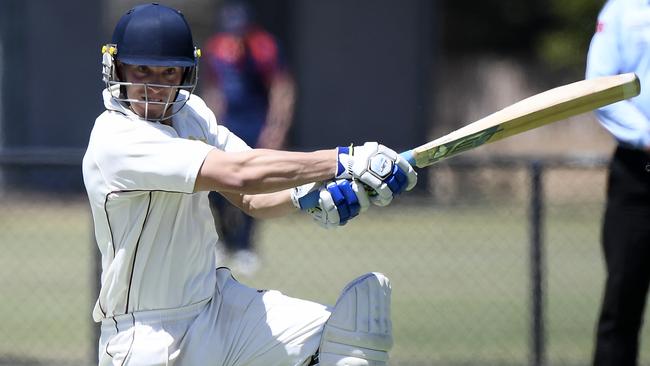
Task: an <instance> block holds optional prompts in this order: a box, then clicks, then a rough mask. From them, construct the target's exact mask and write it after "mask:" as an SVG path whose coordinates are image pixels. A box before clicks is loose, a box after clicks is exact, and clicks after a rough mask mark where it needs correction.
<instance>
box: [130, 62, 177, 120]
mask: <svg viewBox="0 0 650 366" xmlns="http://www.w3.org/2000/svg"><path fill="white" fill-rule="evenodd" d="M121 66H122V67H121V69H122V77H123V78H124V81H126V82H129V83H133V84H134V85H127V86H126V94H127V98H128V99H130V100H137V101H142V102H140V103H133V102H132V103H131V109H132V110H133V112H135V113H136V114H137V115H139V116H140V117H143V118H147V119H157V118H161V117H163V116H164V115H166V114H170V113H171V112H172V110H171V108H169V107H170V104H169V103H171V102H173V101H174V97H175V96H176V92H177V91H178V88H177V87H176V86H178V85H180V84H181V81H182V80H183V71H184V70H183V68H182V67H168V66H147V65H126V64H122V65H121Z"/></svg>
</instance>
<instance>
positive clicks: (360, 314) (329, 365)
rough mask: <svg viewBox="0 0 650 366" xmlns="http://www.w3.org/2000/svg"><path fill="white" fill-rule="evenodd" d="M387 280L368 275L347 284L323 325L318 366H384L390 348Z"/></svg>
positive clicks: (381, 276) (390, 332)
mask: <svg viewBox="0 0 650 366" xmlns="http://www.w3.org/2000/svg"><path fill="white" fill-rule="evenodd" d="M390 295H391V287H390V281H389V280H388V278H386V276H384V275H383V274H381V273H374V272H373V273H367V274H365V275H363V276H361V277H359V278H357V279H355V280H354V281H352V282H350V284H348V285H347V286H346V287H345V289H343V292H342V293H341V296H340V297H339V299H338V300H337V301H336V305H335V306H334V309H333V311H332V315H331V316H330V318H329V320H328V321H327V322H326V323H325V328H324V329H323V336H322V338H321V343H320V354H319V363H318V365H320V366H385V365H387V364H388V351H389V350H390V349H391V347H392V346H393V330H392V328H393V327H392V323H391V320H390Z"/></svg>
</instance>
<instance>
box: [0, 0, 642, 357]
mask: <svg viewBox="0 0 650 366" xmlns="http://www.w3.org/2000/svg"><path fill="white" fill-rule="evenodd" d="M139 3H141V2H139V1H137V2H136V1H131V0H110V1H109V0H104V1H100V0H86V1H75V0H57V1H48V0H2V1H0V86H1V87H0V207H1V209H0V365H90V364H93V363H96V361H95V360H96V352H97V350H96V346H95V345H96V337H97V331H98V327H97V326H96V324H94V323H93V322H92V318H91V311H92V306H93V304H94V301H95V294H96V293H97V288H98V278H99V277H98V276H99V275H98V267H97V263H98V262H97V261H98V254H99V252H98V250H97V248H96V246H95V243H94V241H93V240H94V238H93V231H92V218H91V216H90V210H89V207H88V204H87V201H86V196H85V191H84V189H83V181H82V177H81V165H80V164H81V158H82V155H83V151H84V149H85V146H86V143H87V140H88V135H89V132H90V130H91V128H92V124H93V122H94V119H95V118H96V116H97V115H99V114H100V113H101V112H102V111H103V105H102V101H101V89H102V88H103V83H102V81H101V68H100V62H101V58H100V56H101V55H100V48H101V45H102V44H105V43H107V42H109V41H110V37H111V33H112V28H113V26H114V24H115V23H116V21H117V19H118V18H119V17H120V16H121V15H122V14H123V13H124V12H125V11H126V10H128V9H130V8H131V7H132V6H134V5H136V4H139ZM161 3H163V4H165V5H169V6H172V7H176V8H179V9H180V10H182V11H183V13H184V14H185V16H186V18H187V19H188V21H189V23H190V24H191V26H192V28H193V32H194V36H195V42H196V44H197V45H198V46H199V47H203V45H204V44H206V42H207V41H208V40H209V39H210V37H211V36H212V35H213V34H214V33H215V32H216V31H217V29H218V27H219V21H218V20H219V17H218V9H219V7H220V5H221V1H219V0H184V1H181V0H174V1H172V0H168V1H162V2H161ZM249 4H250V9H251V11H252V12H251V14H252V15H253V16H254V19H255V21H256V22H257V23H258V24H259V26H260V27H263V28H264V29H266V30H267V31H268V32H269V33H270V34H273V35H274V37H276V39H277V44H278V47H279V49H280V50H281V52H282V57H283V62H284V64H285V66H286V68H287V70H288V71H289V72H290V74H291V75H292V80H293V81H294V82H295V105H294V106H295V108H294V110H293V113H292V115H291V127H290V129H289V131H288V134H287V138H286V141H285V146H286V147H287V148H289V149H292V150H311V149H316V148H328V147H333V146H337V145H341V144H348V143H350V142H354V143H357V144H359V143H363V142H364V141H371V140H378V141H380V142H382V143H384V144H386V145H388V146H390V147H392V148H394V149H395V150H398V151H402V150H405V149H408V148H412V147H414V146H417V145H420V144H422V143H424V142H426V141H429V140H431V139H433V138H434V137H437V136H441V135H443V134H445V133H447V132H450V131H451V130H453V129H456V128H458V127H460V126H462V125H465V124H467V123H469V122H472V121H474V120H477V119H479V118H481V117H483V116H485V115H487V114H490V113H492V112H495V111H496V110H498V109H500V108H503V107H505V106H507V105H509V104H512V103H514V102H516V101H518V100H520V99H523V98H525V97H528V96H530V95H533V94H535V93H538V92H541V91H543V90H546V89H550V88H552V87H555V86H559V85H561V84H566V83H568V82H572V81H576V80H580V79H583V78H584V68H585V57H586V52H587V48H588V45H589V41H590V39H591V36H592V35H593V31H594V28H595V25H596V16H597V14H598V11H599V9H600V8H601V7H602V5H603V1H602V0H598V1H593V0H592V1H588V0H572V1H569V2H567V1H561V0H528V1H524V2H522V1H516V0H485V1H480V2H474V3H472V4H467V3H464V2H457V1H451V0H428V1H427V0H401V1H396V0H357V1H344V0H327V1H325V0H314V1H300V0H251V1H250V2H249ZM208 70H209V65H208V64H207V60H205V59H204V60H202V64H201V71H200V74H199V76H200V78H201V82H200V85H199V89H198V90H197V94H199V95H202V93H203V92H206V93H208V88H209V85H207V83H206V82H205V81H206V80H210V79H209V77H207V74H206V73H207V72H208ZM613 148H614V142H613V140H612V139H611V137H610V136H609V135H608V134H607V133H606V132H605V131H604V130H603V129H602V128H601V127H600V126H599V124H598V123H597V121H596V120H595V118H594V116H593V115H592V114H584V115H581V116H578V117H575V118H571V119H570V120H568V121H564V122H561V123H557V124H555V125H551V126H546V127H544V128H541V129H539V130H535V131H530V132H527V133H525V134H523V135H520V136H516V137H514V138H510V139H507V140H505V141H501V142H498V143H495V144H493V145H490V146H484V147H481V148H479V149H476V150H475V151H472V152H469V153H466V154H463V155H462V156H459V157H456V158H452V159H449V160H448V161H445V162H443V163H440V164H438V165H435V166H433V167H431V168H428V169H424V170H422V171H421V172H420V179H421V180H420V182H421V183H420V184H419V186H418V190H417V191H416V192H412V193H409V194H407V195H404V196H402V197H400V198H399V199H398V200H397V201H396V202H395V203H394V204H393V205H391V206H390V207H388V208H385V209H375V210H371V211H369V212H368V213H367V215H365V216H364V217H361V218H359V219H358V220H355V222H354V223H352V224H350V225H348V226H346V227H344V228H341V229H340V230H336V231H323V230H322V229H321V228H319V227H317V226H316V225H314V224H313V223H311V222H310V220H309V219H308V218H306V217H296V216H294V217H290V218H287V219H282V220H274V221H268V222H261V223H260V224H259V225H258V226H257V227H256V230H255V231H254V233H253V240H254V242H255V247H254V250H255V251H256V253H257V255H258V259H259V262H260V263H259V264H260V265H259V268H256V270H255V271H244V270H242V271H240V272H238V271H237V270H236V269H235V275H236V276H237V277H238V279H239V280H240V281H242V282H244V283H246V284H249V285H251V286H256V287H260V288H274V289H278V290H281V291H283V292H285V293H287V294H289V295H292V296H296V297H301V298H306V299H310V300H314V301H319V302H323V303H329V304H333V303H334V302H335V301H336V298H337V296H338V293H339V291H340V290H341V289H342V288H343V287H344V286H345V284H346V283H347V282H348V281H349V280H351V279H352V278H354V277H356V276H357V275H359V274H361V273H363V272H367V271H381V272H384V273H386V274H387V275H388V276H389V277H390V278H391V279H392V282H393V289H394V290H393V320H394V331H395V347H394V352H393V353H392V364H393V365H414V366H417V365H454V366H456V365H458V366H460V365H588V364H589V363H590V359H591V352H592V348H593V338H594V327H595V323H596V317H597V313H598V309H599V303H600V298H601V288H602V284H603V281H604V266H603V260H602V257H601V255H600V243H599V240H600V225H601V218H602V212H603V203H604V189H605V177H606V163H607V158H608V156H609V154H610V152H611V151H612V149H613ZM226 264H227V263H226ZM646 314H647V312H646ZM646 318H647V317H646ZM648 328H649V326H647V325H646V326H645V328H644V332H645V334H646V335H647V336H646V337H645V338H642V345H641V347H640V349H641V355H640V364H642V365H650V333H649V331H650V330H649V329H648Z"/></svg>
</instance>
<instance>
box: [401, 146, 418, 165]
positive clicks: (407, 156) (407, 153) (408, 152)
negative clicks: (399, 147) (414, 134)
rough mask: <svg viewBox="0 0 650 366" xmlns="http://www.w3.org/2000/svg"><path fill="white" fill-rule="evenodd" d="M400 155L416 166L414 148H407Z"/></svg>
mask: <svg viewBox="0 0 650 366" xmlns="http://www.w3.org/2000/svg"><path fill="white" fill-rule="evenodd" d="M400 156H401V157H402V158H403V159H404V160H406V161H408V162H409V164H411V165H412V166H415V155H414V154H413V150H406V151H404V152H403V153H401V154H400Z"/></svg>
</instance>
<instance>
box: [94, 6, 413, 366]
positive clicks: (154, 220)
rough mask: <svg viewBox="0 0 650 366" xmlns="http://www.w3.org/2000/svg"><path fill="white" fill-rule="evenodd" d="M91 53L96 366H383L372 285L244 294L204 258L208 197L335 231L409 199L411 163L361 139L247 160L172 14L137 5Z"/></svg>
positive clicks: (378, 277)
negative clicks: (218, 114) (98, 89)
mask: <svg viewBox="0 0 650 366" xmlns="http://www.w3.org/2000/svg"><path fill="white" fill-rule="evenodd" d="M102 53H103V59H102V66H103V69H102V74H103V80H104V81H105V83H106V89H105V90H104V91H103V99H104V105H105V108H106V110H105V111H104V112H103V113H102V114H101V115H100V116H99V117H98V118H97V119H96V121H95V124H94V126H93V129H92V132H91V134H90V139H89V143H88V149H87V151H86V154H85V156H84V159H83V177H84V184H85V187H86V190H87V193H88V198H89V201H90V205H91V209H92V214H93V220H94V225H95V237H96V240H97V245H98V246H99V249H100V251H101V255H102V274H101V290H100V293H99V298H98V300H97V302H96V305H95V308H94V310H93V317H94V319H95V321H97V322H101V336H100V340H99V360H98V361H99V364H100V365H198V366H205V365H214V366H235V365H242V366H243V365H246V366H307V365H320V366H379V365H386V364H387V361H388V351H389V350H390V348H391V346H392V334H391V333H392V329H391V320H390V294H391V288H390V283H389V280H388V279H387V278H386V277H385V276H383V275H382V274H380V273H367V274H364V275H362V276H360V277H358V278H357V279H355V280H353V281H352V282H350V283H349V284H348V285H347V286H346V287H345V288H344V289H343V291H342V293H341V295H340V298H339V299H338V300H337V302H336V304H335V305H334V306H331V307H330V306H326V305H321V304H318V303H314V302H310V301H305V300H300V299H296V298H291V297H288V296H285V295H284V294H282V293H280V292H278V291H260V290H256V289H253V288H250V287H247V286H245V285H243V284H241V283H239V282H237V281H236V280H235V279H234V278H233V277H232V275H231V273H230V270H229V269H227V268H223V267H219V263H216V259H215V255H214V250H215V245H216V242H217V234H216V230H215V227H214V223H213V220H212V216H211V212H210V208H209V203H208V192H209V191H217V192H219V193H220V194H222V195H223V196H224V197H226V198H227V199H228V200H229V201H230V202H232V203H233V204H234V205H235V206H237V207H239V208H240V209H241V210H243V211H244V212H245V213H247V214H249V215H251V216H253V217H256V218H268V217H278V216H282V215H287V214H290V213H293V212H296V211H299V210H301V207H305V208H307V207H312V208H310V209H303V210H302V211H303V212H305V213H306V214H308V215H310V216H311V217H312V218H313V219H314V220H315V221H316V222H317V223H319V224H320V225H322V226H324V227H337V226H340V225H344V224H346V223H347V222H348V221H349V220H351V219H352V218H354V217H356V216H357V215H359V214H360V213H361V212H363V211H364V210H366V209H367V208H368V206H369V205H370V203H373V204H375V205H378V206H385V205H387V204H389V203H390V202H391V200H392V199H393V197H394V196H395V195H397V194H399V193H401V192H403V191H405V190H410V189H412V188H413V186H414V185H415V184H416V181H417V176H416V173H415V172H414V170H413V168H412V167H411V166H410V165H409V164H408V163H407V162H406V161H405V160H404V159H402V158H401V157H400V156H399V155H398V154H397V153H395V151H393V150H391V149H389V148H387V147H385V146H383V145H380V144H378V143H374V142H372V143H365V144H364V145H361V146H350V147H339V148H336V149H331V150H319V151H313V152H289V151H277V150H267V149H251V148H250V147H249V146H247V145H246V144H245V143H244V142H243V141H242V140H241V139H240V138H239V137H237V136H236V135H234V134H233V133H231V132H230V131H229V130H228V129H227V128H225V127H223V126H220V125H219V124H218V123H217V121H216V120H215V116H214V114H213V113H212V111H211V110H210V109H209V108H207V107H206V105H205V103H204V102H203V100H201V98H199V97H198V96H196V95H194V94H193V91H194V89H195V87H196V83H197V74H198V66H199V64H198V60H199V57H200V50H199V49H198V48H196V47H195V46H194V43H193V39H192V33H191V30H190V27H189V25H188V23H187V21H186V20H185V18H184V16H183V15H182V13H181V12H180V11H178V10H176V9H172V8H169V7H166V6H163V5H159V4H156V3H153V4H145V5H140V6H136V7H134V8H133V9H131V10H129V11H128V12H126V14H124V15H123V16H122V17H121V18H120V20H119V21H118V23H117V25H116V26H115V29H114V33H113V37H112V40H111V43H109V44H106V45H105V46H104V47H103V48H102ZM324 127H325V128H326V127H327V126H324ZM341 132H342V133H343V134H344V133H345V131H341ZM313 207H315V208H313Z"/></svg>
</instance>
